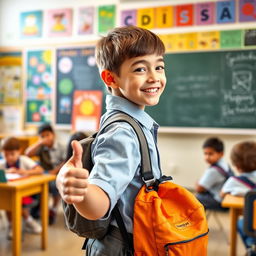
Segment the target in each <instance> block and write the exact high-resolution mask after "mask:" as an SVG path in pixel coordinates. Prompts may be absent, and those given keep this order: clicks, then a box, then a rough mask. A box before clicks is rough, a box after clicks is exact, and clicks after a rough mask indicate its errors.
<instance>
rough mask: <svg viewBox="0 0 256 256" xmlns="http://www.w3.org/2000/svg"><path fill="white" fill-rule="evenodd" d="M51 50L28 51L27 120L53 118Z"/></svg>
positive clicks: (37, 122) (38, 122)
mask: <svg viewBox="0 0 256 256" xmlns="http://www.w3.org/2000/svg"><path fill="white" fill-rule="evenodd" d="M52 55H53V53H52V51H51V50H49V49H46V50H29V51H27V53H26V75H27V77H26V88H25V102H26V122H28V123H35V124H40V123H43V122H50V121H51V119H52V97H51V95H52V85H53V70H52V58H53V56H52Z"/></svg>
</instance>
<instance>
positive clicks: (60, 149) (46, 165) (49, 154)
mask: <svg viewBox="0 0 256 256" xmlns="http://www.w3.org/2000/svg"><path fill="white" fill-rule="evenodd" d="M35 155H36V156H38V157H39V162H40V165H41V166H42V168H43V169H44V171H45V172H46V173H48V171H49V170H52V169H54V168H55V167H56V166H58V165H59V164H61V163H62V162H64V161H65V160H66V147H65V146H64V145H63V144H61V143H59V142H58V141H54V144H53V146H52V147H51V148H49V147H47V146H45V145H42V146H41V147H40V148H39V149H38V151H37V152H36V154H35ZM49 191H50V193H51V194H52V195H53V196H57V195H59V192H58V190H57V187H56V183H55V181H51V182H49Z"/></svg>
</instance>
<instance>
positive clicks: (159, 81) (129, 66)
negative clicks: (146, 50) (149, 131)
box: [108, 54, 166, 109]
mask: <svg viewBox="0 0 256 256" xmlns="http://www.w3.org/2000/svg"><path fill="white" fill-rule="evenodd" d="M111 73H112V75H113V81H112V82H111V83H110V84H108V86H110V87H112V91H113V95H116V96H121V97H124V98H126V99H128V100H129V101H131V102H133V103H135V104H137V105H138V106H139V107H140V108H141V109H144V108H145V106H154V105H156V104H157V103H158V101H159V98H160V96H161V94H162V92H163V90H164V88H165V84H166V77H165V71H164V60H163V57H162V56H158V55H155V54H152V55H145V56H139V57H134V58H130V59H127V60H125V61H124V62H123V64H122V65H121V67H120V75H117V74H115V73H113V72H111Z"/></svg>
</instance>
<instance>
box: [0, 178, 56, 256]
mask: <svg viewBox="0 0 256 256" xmlns="http://www.w3.org/2000/svg"><path fill="white" fill-rule="evenodd" d="M55 178H56V176H55V175H46V174H43V175H36V176H31V177H28V178H24V179H20V180H17V181H10V182H7V183H0V195H1V196H0V209H4V210H7V211H11V213H12V230H13V239H12V252H13V256H19V255H20V251H21V209H22V197H24V196H30V195H33V194H38V193H40V195H41V204H40V209H41V222H42V234H41V238H42V239H41V248H42V249H43V250H45V249H46V247H47V240H48V239H47V234H48V233H47V229H48V182H50V181H52V180H54V179H55Z"/></svg>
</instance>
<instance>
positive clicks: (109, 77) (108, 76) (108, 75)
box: [101, 69, 118, 89]
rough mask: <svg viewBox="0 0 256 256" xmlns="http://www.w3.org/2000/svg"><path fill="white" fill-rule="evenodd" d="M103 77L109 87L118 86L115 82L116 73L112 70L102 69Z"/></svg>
mask: <svg viewBox="0 0 256 256" xmlns="http://www.w3.org/2000/svg"><path fill="white" fill-rule="evenodd" d="M101 78H102V80H103V81H104V83H105V84H106V85H107V86H108V87H111V88H114V89H115V88H117V87H118V86H117V84H116V82H115V77H114V74H113V73H112V72H111V71H109V70H107V69H104V70H102V72H101Z"/></svg>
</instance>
